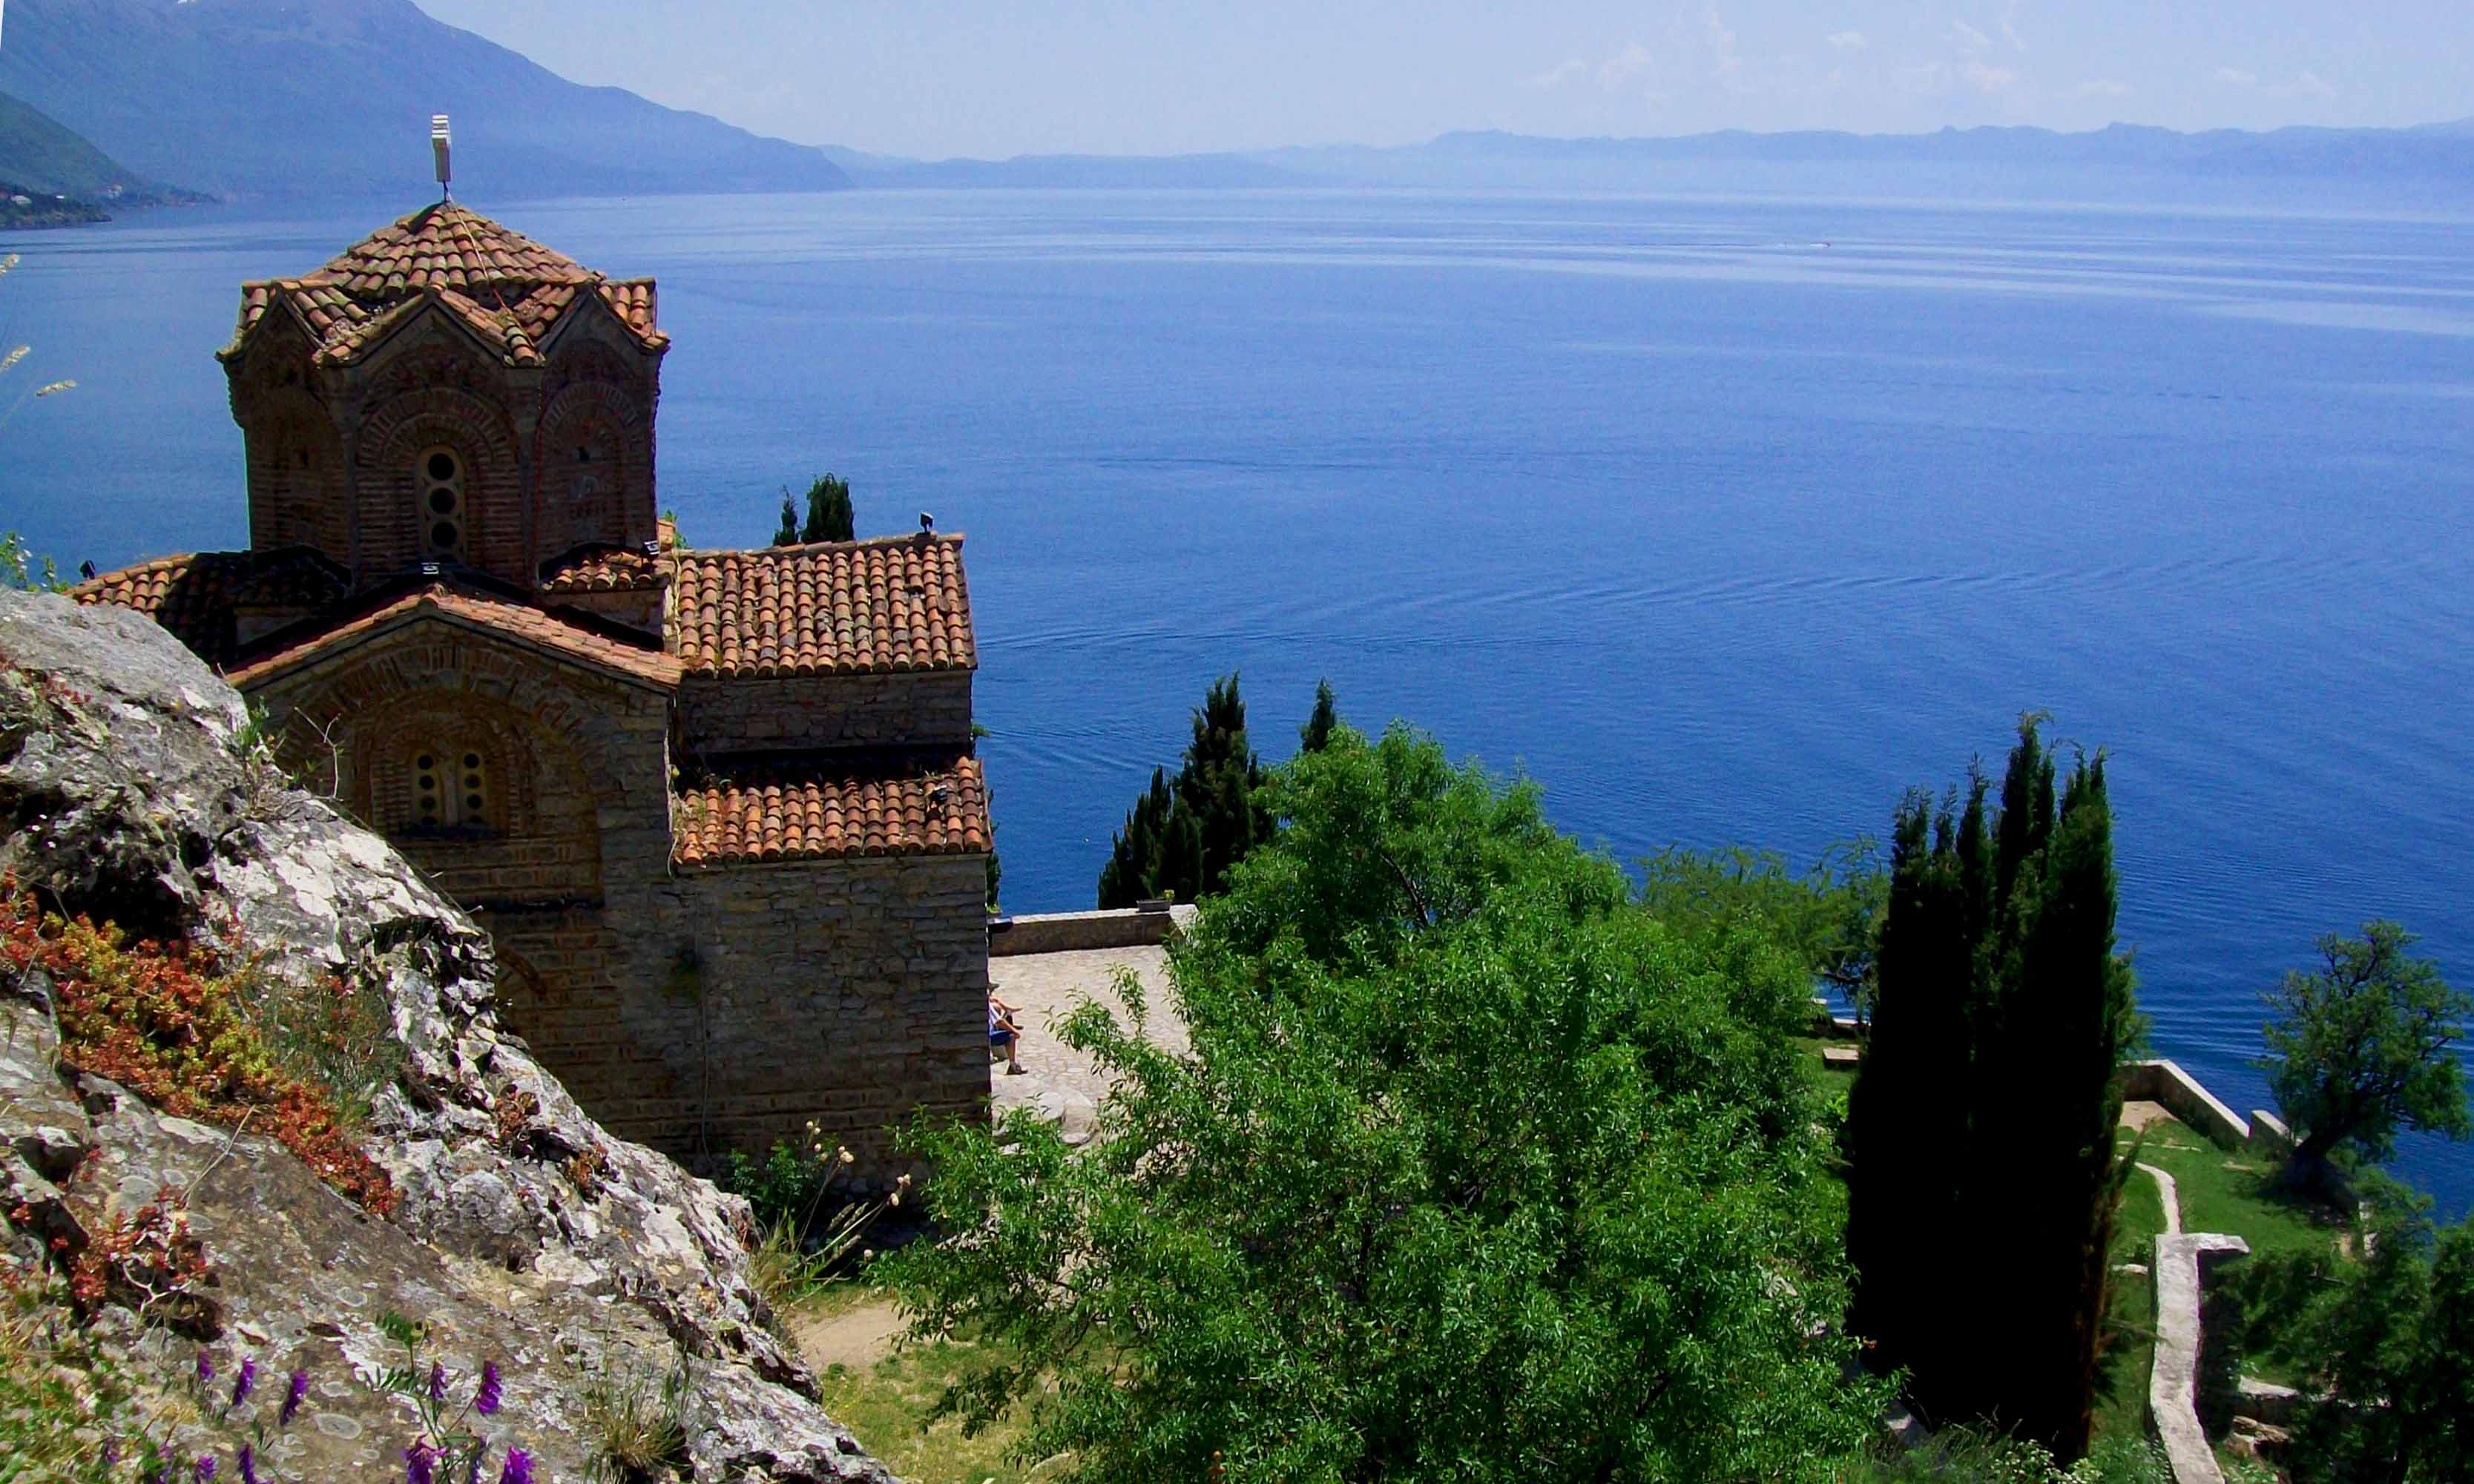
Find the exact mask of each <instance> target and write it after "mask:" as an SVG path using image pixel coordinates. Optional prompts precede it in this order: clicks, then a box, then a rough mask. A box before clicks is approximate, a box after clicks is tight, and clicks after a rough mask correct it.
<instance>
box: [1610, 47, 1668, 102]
mask: <svg viewBox="0 0 2474 1484" xmlns="http://www.w3.org/2000/svg"><path fill="white" fill-rule="evenodd" d="M1657 65H1658V59H1657V58H1655V57H1652V56H1651V55H1650V54H1649V48H1648V47H1645V46H1643V45H1641V44H1640V43H1639V42H1637V41H1628V42H1626V43H1624V49H1623V50H1622V51H1620V52H1617V53H1615V54H1614V55H1613V57H1610V58H1608V59H1607V60H1604V61H1602V62H1600V63H1598V85H1599V86H1600V87H1603V88H1605V89H1606V90H1607V91H1609V92H1613V91H1614V90H1615V89H1616V88H1618V87H1621V86H1623V85H1624V84H1626V83H1628V82H1630V81H1631V80H1633V79H1634V78H1636V77H1638V76H1639V75H1640V74H1642V73H1644V72H1647V71H1649V70H1650V69H1651V68H1652V67H1655V66H1657Z"/></svg>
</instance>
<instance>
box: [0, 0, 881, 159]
mask: <svg viewBox="0 0 2474 1484" xmlns="http://www.w3.org/2000/svg"><path fill="white" fill-rule="evenodd" d="M0 90H5V91H8V92H11V93H14V94H15V95H16V96H18V97H20V98H23V99H25V100H26V101H27V102H28V103H30V104H32V105H33V106H34V107H35V108H39V109H41V110H42V111H43V112H45V113H48V114H50V115H51V116H52V117H53V118H55V119H57V120H59V121H60V122H61V124H63V125H65V126H66V127H67V128H69V129H71V130H74V131H75V132H78V133H80V134H83V135H85V137H86V138H87V139H89V140H91V141H92V142H93V144H94V145H95V146H96V147H97V148H98V149H100V150H102V151H103V152H105V153H106V154H108V155H109V156H111V157H113V158H115V159H118V160H120V161H122V162H123V163H124V164H125V165H127V166H128V167H129V168H130V169H132V170H135V171H138V172H140V173H142V174H144V175H148V176H152V177H155V178H158V179H160V180H173V181H178V182H179V183H181V184H182V185H185V186H189V187H192V188H195V189H200V190H210V191H216V192H221V193H225V194H230V195H234V196H239V197H243V198H284V197H337V196H383V197H386V198H388V199H399V198H400V197H402V196H403V195H404V193H405V192H406V191H407V190H410V189H414V188H416V187H419V186H422V185H424V184H425V182H427V181H428V180H429V179H430V166H429V116H430V115H431V114H432V113H440V112H443V113H448V114H451V115H452V116H453V117H454V120H455V139H456V150H455V171H456V180H457V183H458V184H459V185H461V186H465V187H469V188H470V189H471V190H472V191H473V193H474V194H476V195H490V196H497V197H502V198H503V197H510V196H544V195H558V194H603V195H612V194H628V193H634V192H663V191H741V190H829V189H836V188H838V187H841V186H844V185H847V184H848V183H849V178H848V177H846V176H845V175H843V174H842V172H841V170H840V168H839V167H838V166H837V165H835V164H834V162H833V161H832V160H830V159H828V158H827V157H826V156H825V155H824V154H823V152H821V151H819V150H814V149H811V148H808V147H806V146H803V145H795V144H789V143H787V142H785V141H783V140H779V139H767V138H762V137H760V136H758V135H755V134H751V133H749V132H746V131H744V130H740V129H735V128H733V127H731V126H730V125H728V124H724V123H722V122H720V121H719V120H717V119H715V118H711V117H709V116H707V115H705V114H701V113H687V112H682V111H680V110H678V109H675V108H663V107H661V106H660V105H658V104H655V103H652V102H649V101H647V100H645V99H643V98H641V97H639V96H637V95H636V94H634V93H631V92H628V91H626V90H624V89H623V88H616V87H586V86H583V85H580V84H574V83H570V82H568V81H567V80H566V79H564V78H561V77H559V76H557V75H556V74H554V73H552V72H550V71H548V70H547V69H546V68H544V67H541V66H538V65H536V64H534V63H533V62H531V61H529V60H526V59H525V58H523V57H521V56H520V55H518V54H516V53H514V52H511V51H509V50H507V49H506V48H504V47H502V46H498V45H497V44H495V43H493V42H490V41H486V40H484V39H482V38H481V37H479V36H474V35H473V34H472V33H470V32H466V31H458V30H456V29H455V28H453V27H451V26H447V25H444V24H442V23H440V22H438V21H436V20H433V19H431V18H430V17H429V16H428V15H426V14H424V12H422V11H421V10H420V9H419V8H418V7H417V6H415V5H414V4H412V0H17V4H15V5H13V6H12V7H10V10H9V18H8V33H7V44H6V45H5V46H0Z"/></svg>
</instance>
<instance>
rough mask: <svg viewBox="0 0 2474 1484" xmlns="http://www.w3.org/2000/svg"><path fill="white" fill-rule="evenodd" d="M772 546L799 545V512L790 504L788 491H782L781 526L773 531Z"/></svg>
mask: <svg viewBox="0 0 2474 1484" xmlns="http://www.w3.org/2000/svg"><path fill="white" fill-rule="evenodd" d="M773 544H774V545H776V546H796V545H798V544H799V511H798V507H796V506H794V505H792V504H791V503H790V491H788V490H785V491H782V524H781V525H780V526H778V527H776V528H775V529H774V532H773Z"/></svg>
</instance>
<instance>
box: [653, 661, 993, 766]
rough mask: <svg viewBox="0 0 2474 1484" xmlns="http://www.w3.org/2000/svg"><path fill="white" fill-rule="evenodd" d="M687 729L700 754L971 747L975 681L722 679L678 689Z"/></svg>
mask: <svg viewBox="0 0 2474 1484" xmlns="http://www.w3.org/2000/svg"><path fill="white" fill-rule="evenodd" d="M679 712H680V723H681V730H682V731H683V733H684V737H685V741H686V746H687V751H688V753H689V754H690V755H694V754H699V753H706V754H719V753H747V752H777V751H795V750H805V749H811V748H838V747H888V746H904V747H909V746H922V747H931V746H948V745H950V746H967V745H968V744H969V742H970V740H971V675H970V672H969V671H967V670H935V671H927V672H916V673H912V674H908V675H817V676H781V677H764V678H757V677H747V678H735V679H731V680H716V679H713V678H711V677H694V676H691V677H690V678H689V679H688V680H687V681H686V682H684V683H682V684H681V685H680V686H679Z"/></svg>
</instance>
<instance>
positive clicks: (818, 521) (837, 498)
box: [799, 474, 858, 541]
mask: <svg viewBox="0 0 2474 1484" xmlns="http://www.w3.org/2000/svg"><path fill="white" fill-rule="evenodd" d="M799 539H800V540H802V541H848V540H856V539H858V516H857V515H856V514H854V512H853V511H852V510H851V489H850V481H848V480H846V479H843V478H841V477H840V476H839V475H837V474H819V475H817V476H816V481H815V483H813V484H812V485H810V486H808V519H807V523H806V524H805V525H802V526H801V527H800V528H799Z"/></svg>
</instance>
